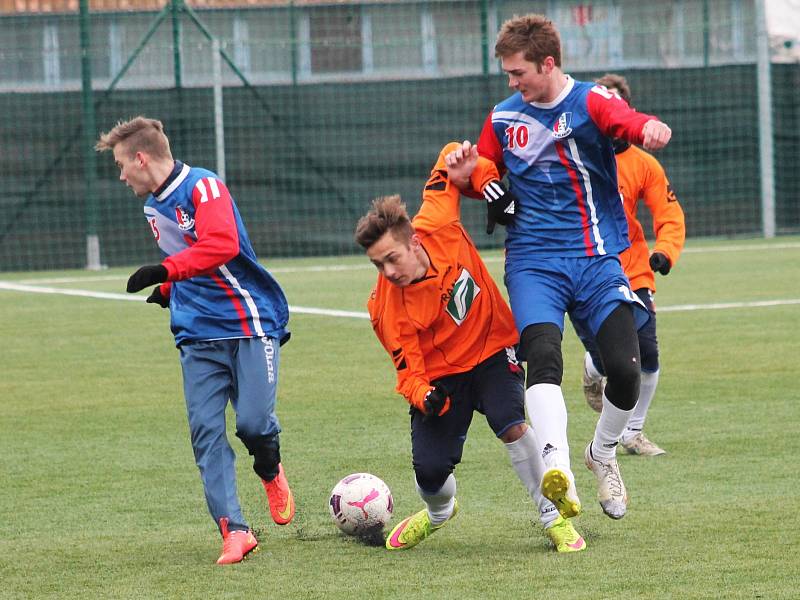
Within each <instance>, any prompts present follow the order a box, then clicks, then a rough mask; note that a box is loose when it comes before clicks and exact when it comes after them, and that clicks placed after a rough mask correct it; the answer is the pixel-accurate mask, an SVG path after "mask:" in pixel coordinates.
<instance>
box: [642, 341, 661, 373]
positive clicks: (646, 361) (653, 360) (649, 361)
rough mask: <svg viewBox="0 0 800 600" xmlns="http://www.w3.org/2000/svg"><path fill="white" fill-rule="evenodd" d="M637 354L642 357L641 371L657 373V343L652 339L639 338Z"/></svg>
mask: <svg viewBox="0 0 800 600" xmlns="http://www.w3.org/2000/svg"><path fill="white" fill-rule="evenodd" d="M639 353H640V354H641V355H642V371H644V372H645V373H655V372H656V371H658V343H657V342H656V340H655V339H653V338H644V337H641V336H640V337H639Z"/></svg>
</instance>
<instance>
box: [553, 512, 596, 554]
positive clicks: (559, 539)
mask: <svg viewBox="0 0 800 600" xmlns="http://www.w3.org/2000/svg"><path fill="white" fill-rule="evenodd" d="M544 532H545V533H546V534H547V537H549V538H550V541H551V542H553V545H554V546H555V547H556V552H581V551H582V550H586V542H585V541H584V539H583V537H582V536H581V534H580V533H578V532H577V531H575V528H574V527H573V526H572V523H571V522H570V520H569V519H565V518H564V517H558V519H556V520H555V522H554V523H553V524H552V525H551V526H550V527H548V528H547V529H545V530H544Z"/></svg>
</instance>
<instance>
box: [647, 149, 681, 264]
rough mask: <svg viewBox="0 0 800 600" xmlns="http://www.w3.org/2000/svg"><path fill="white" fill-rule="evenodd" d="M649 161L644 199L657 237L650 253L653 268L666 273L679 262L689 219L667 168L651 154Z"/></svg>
mask: <svg viewBox="0 0 800 600" xmlns="http://www.w3.org/2000/svg"><path fill="white" fill-rule="evenodd" d="M647 164H648V171H647V177H646V181H645V185H644V186H643V189H642V199H643V200H644V202H645V204H646V205H647V208H648V209H649V210H650V214H651V216H652V218H653V233H654V234H655V236H656V243H655V246H654V247H653V251H652V253H651V255H650V267H651V268H652V269H653V271H658V272H659V273H661V274H662V275H666V274H667V273H669V271H670V269H671V268H672V267H674V266H675V263H676V262H678V257H679V256H680V254H681V250H683V244H684V241H685V240H686V221H685V219H684V215H683V209H682V208H681V205H680V204H679V203H678V199H677V197H676V196H675V192H674V191H673V190H672V186H671V185H670V184H669V180H668V179H667V175H666V173H665V172H664V168H663V167H662V166H661V165H660V164H659V162H658V161H657V160H656V159H655V158H653V157H652V156H648V161H647ZM657 255H660V257H659V256H657ZM662 257H663V258H662Z"/></svg>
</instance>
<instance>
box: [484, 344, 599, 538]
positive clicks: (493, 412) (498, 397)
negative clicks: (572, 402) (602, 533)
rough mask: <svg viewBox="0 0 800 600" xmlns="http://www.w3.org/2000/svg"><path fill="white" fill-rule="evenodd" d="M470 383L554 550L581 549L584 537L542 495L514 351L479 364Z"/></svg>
mask: <svg viewBox="0 0 800 600" xmlns="http://www.w3.org/2000/svg"><path fill="white" fill-rule="evenodd" d="M473 382H474V383H473V388H474V394H473V397H474V399H475V407H476V409H477V410H478V411H480V412H481V413H483V414H484V415H485V416H486V421H487V422H488V423H489V426H490V427H491V428H492V431H494V433H495V435H496V436H497V437H498V438H499V439H500V440H501V441H502V442H503V443H504V444H505V447H506V451H507V452H508V456H509V458H510V459H511V466H512V467H513V468H514V471H515V472H516V474H517V477H519V479H520V481H521V482H522V485H523V486H524V487H525V489H526V490H527V491H528V494H529V495H530V497H531V499H532V500H533V502H534V505H535V506H536V507H537V508H538V509H539V520H540V522H541V524H542V527H543V528H544V529H545V531H546V533H547V535H548V537H550V539H551V540H552V541H553V543H554V545H555V547H556V550H558V551H559V552H578V551H580V550H584V549H585V548H586V543H585V542H584V540H583V538H582V537H581V536H580V534H578V532H577V531H575V529H574V527H572V525H571V524H570V523H569V522H568V521H567V520H566V519H564V518H563V517H562V516H561V515H559V513H558V511H557V509H556V507H555V505H554V504H553V503H552V502H551V501H550V500H548V499H547V498H545V497H544V495H543V494H542V490H541V481H542V476H543V475H544V472H545V468H544V462H543V461H542V457H541V456H540V455H539V452H538V450H537V447H536V441H535V439H534V435H533V430H532V429H531V428H530V427H528V426H527V424H526V423H525V388H524V383H525V374H524V371H523V369H522V368H521V366H520V365H519V363H518V361H517V358H516V354H515V352H514V349H513V348H507V349H506V350H505V351H502V352H499V353H498V354H496V355H495V356H493V357H491V358H490V359H488V360H486V361H484V362H483V363H481V364H480V365H478V367H476V368H475V369H474V379H473Z"/></svg>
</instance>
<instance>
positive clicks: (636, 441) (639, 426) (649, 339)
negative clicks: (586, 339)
mask: <svg viewBox="0 0 800 600" xmlns="http://www.w3.org/2000/svg"><path fill="white" fill-rule="evenodd" d="M636 295H637V296H638V297H639V299H640V300H641V301H642V302H643V303H644V305H645V306H646V307H647V308H648V310H649V311H650V314H651V318H650V321H648V322H647V324H646V325H645V326H644V327H642V328H641V329H639V352H640V354H641V358H642V382H641V385H640V386H639V400H638V401H637V402H636V407H635V408H634V409H633V414H631V418H630V419H629V420H628V425H627V427H626V428H625V431H623V432H622V439H621V440H620V445H622V447H623V448H625V450H626V452H628V454H639V455H642V456H658V455H661V454H666V452H665V451H664V450H663V449H661V448H659V447H658V446H657V445H656V444H654V443H653V442H651V441H650V440H649V439H648V438H647V436H645V434H644V423H645V420H646V419H647V412H648V410H650V404H651V402H652V401H653V396H655V393H656V388H657V387H658V376H659V362H658V338H657V336H656V311H655V305H654V304H653V295H652V292H651V291H650V290H648V289H647V288H641V289H638V290H636Z"/></svg>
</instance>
